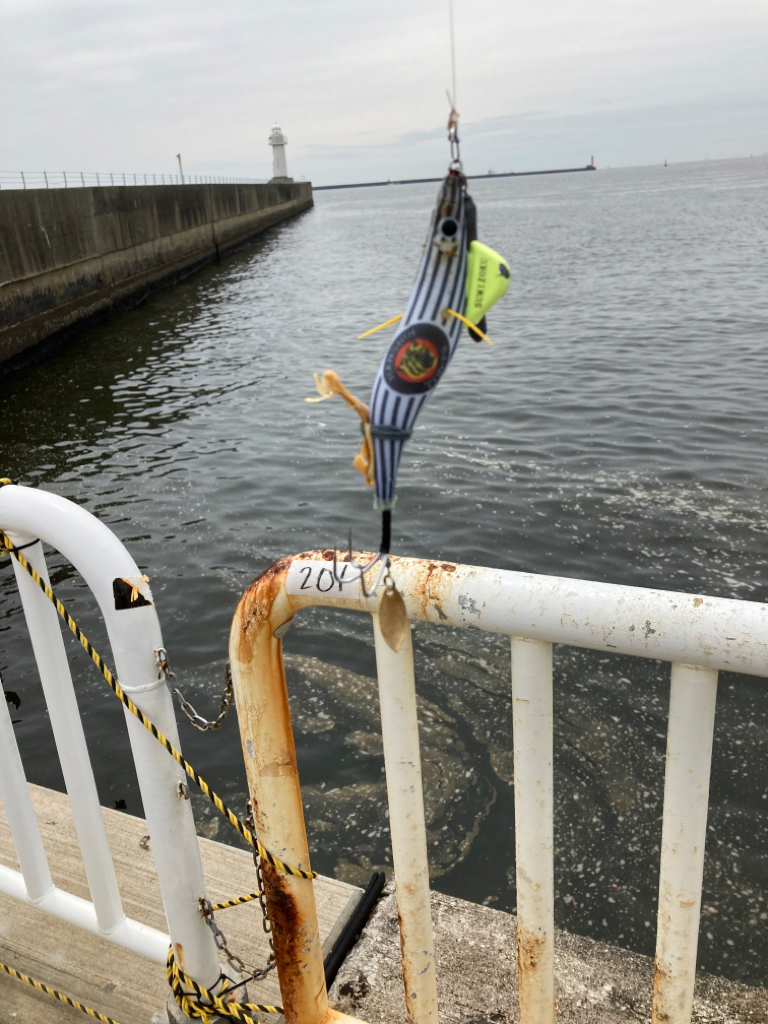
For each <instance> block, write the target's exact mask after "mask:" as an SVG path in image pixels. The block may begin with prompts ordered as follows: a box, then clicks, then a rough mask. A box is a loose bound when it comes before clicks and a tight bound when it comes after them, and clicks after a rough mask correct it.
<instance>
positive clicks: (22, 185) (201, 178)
mask: <svg viewBox="0 0 768 1024" xmlns="http://www.w3.org/2000/svg"><path fill="white" fill-rule="evenodd" d="M268 181H269V179H268V178H240V177H234V178H232V177H222V176H221V175H215V174H185V175H184V177H183V179H182V177H181V175H179V174H149V173H144V172H143V171H142V172H141V173H138V172H133V171H131V172H128V171H106V172H105V171H0V189H28V188H30V189H32V188H93V187H94V186H96V187H97V188H101V187H103V186H107V185H125V186H128V185H266V184H267V183H268Z"/></svg>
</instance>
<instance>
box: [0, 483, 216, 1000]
mask: <svg viewBox="0 0 768 1024" xmlns="http://www.w3.org/2000/svg"><path fill="white" fill-rule="evenodd" d="M0 528H2V529H4V530H5V531H6V532H7V533H8V534H9V536H11V537H12V539H13V536H14V533H13V532H14V531H16V533H17V534H18V532H20V531H23V532H24V533H25V534H27V535H29V534H31V535H32V536H35V537H40V538H42V539H43V540H44V541H46V542H47V543H48V544H51V545H52V546H53V547H54V548H56V549H57V550H58V551H60V552H61V553H62V554H63V555H64V557H65V558H67V559H68V560H69V561H70V562H71V563H72V564H73V565H74V566H75V568H76V569H77V570H78V571H79V572H80V574H81V575H82V576H83V578H84V579H85V581H86V583H87V584H88V586H89V587H90V589H91V591H92V592H93V595H94V597H95V598H96V600H97V602H98V604H99V607H100V609H101V613H102V615H103V616H104V620H105V623H106V626H107V632H108V634H109V639H110V643H111V646H112V652H113V655H114V659H115V667H116V669H117V674H118V677H119V679H120V682H121V684H122V686H123V689H124V690H125V691H126V692H127V693H130V695H131V697H132V699H133V700H134V702H135V703H136V704H137V705H138V707H140V708H141V710H142V711H144V712H145V714H147V715H148V716H149V717H150V718H151V719H152V720H153V721H154V722H155V724H156V725H157V727H158V728H159V729H161V730H162V731H163V732H164V733H165V735H166V736H167V737H168V739H169V740H170V741H171V742H172V743H173V744H174V745H175V746H176V747H177V748H178V747H179V737H178V731H177V728H176V720H175V716H174V712H173V702H172V698H171V695H170V693H169V691H168V689H167V687H166V686H165V683H164V682H163V681H162V680H159V679H158V671H157V666H156V664H155V657H154V651H155V650H156V649H157V648H158V647H161V646H162V635H161V633H160V625H159V622H158V620H157V613H156V611H155V607H154V604H153V603H152V595H151V592H150V590H149V587H148V586H146V584H145V583H144V582H143V581H142V580H141V574H140V572H139V569H138V567H137V565H136V563H135V561H134V560H133V558H132V557H131V555H130V554H129V553H128V551H127V550H126V549H125V548H124V547H123V545H122V544H121V543H120V541H119V540H118V539H117V538H116V537H115V536H114V534H113V533H112V532H111V530H109V528H108V527H107V526H105V525H104V524H103V523H101V522H100V521H99V520H98V519H96V518H95V517H94V516H92V515H91V514H90V513H89V512H86V511H85V509H82V508H80V507H79V506H78V505H75V504H74V503H72V502H70V501H67V500H66V499H64V498H60V497H59V496H58V495H55V494H50V493H48V492H46V491H39V490H34V489H32V488H27V487H16V486H8V485H6V486H5V487H0ZM33 550H35V549H34V548H28V549H27V551H33ZM16 568H17V570H19V569H20V567H18V566H17V567H16ZM22 574H23V575H22ZM24 576H26V573H25V572H24V571H23V570H20V575H19V580H20V585H21V583H23V577H24ZM117 577H123V578H128V579H132V580H135V581H136V583H137V585H138V586H140V587H141V589H142V591H143V593H144V595H145V596H146V597H147V600H148V601H149V602H150V603H149V604H145V605H142V606H140V607H133V608H129V609H123V610H117V609H116V608H115V600H114V594H113V590H112V583H113V580H114V579H115V578H117ZM27 582H28V583H29V584H30V585H31V586H33V587H35V589H36V590H37V587H36V585H35V584H34V583H33V581H32V580H31V579H28V580H27ZM38 593H39V591H38ZM39 597H40V599H41V600H42V601H44V602H45V604H46V606H47V607H48V609H49V610H50V611H51V612H53V615H54V617H55V618H57V619H58V616H57V615H56V612H55V609H53V607H52V606H51V605H50V602H48V600H47V599H46V598H45V597H44V595H43V594H42V593H39ZM56 628H57V635H59V637H60V633H58V629H59V627H58V625H57V627H56ZM104 685H106V683H105V684H104ZM126 719H127V721H128V732H129V736H130V739H131V746H132V748H133V756H134V761H135V764H136V773H137V776H138V780H139V788H140V790H141V797H142V802H143V804H144V814H145V816H146V819H147V826H148V830H149V833H150V835H151V836H152V853H153V856H154V859H155V866H156V868H157V875H158V880H159V882H160V889H161V891H162V894H163V902H164V904H165V912H166V917H167V919H168V929H169V931H170V933H171V938H172V940H173V944H174V947H175V950H176V956H177V960H178V963H179V966H180V967H182V969H183V970H185V971H186V972H187V973H188V974H190V975H191V976H192V977H193V978H194V979H195V980H196V981H197V982H199V983H200V984H202V985H204V986H206V987H209V986H211V985H213V984H214V983H215V982H216V980H217V979H218V977H219V960H218V954H217V952H216V946H215V943H214V940H213V935H212V933H211V931H210V929H209V928H208V927H207V926H206V924H205V922H204V920H203V917H202V915H201V914H200V912H199V910H198V903H197V901H198V899H200V898H201V897H203V896H205V895H206V891H205V881H204V879H203V869H202V864H201V861H200V852H199V850H198V846H197V836H196V834H195V823H194V818H193V816H192V809H191V806H190V801H189V800H186V799H183V798H181V797H180V796H179V783H180V782H182V781H183V780H184V778H185V776H184V773H183V771H182V769H181V768H179V766H178V765H177V764H176V762H175V761H174V760H173V759H172V758H171V757H170V755H169V754H168V753H167V752H166V751H165V750H163V748H162V747H161V746H160V744H159V743H158V742H157V740H155V739H154V737H152V736H151V734H150V733H149V732H148V731H147V730H146V729H145V728H144V727H143V726H142V725H141V723H140V722H138V721H137V720H136V719H135V718H134V717H133V716H132V715H130V714H129V713H128V712H127V711H126ZM110 866H111V859H110Z"/></svg>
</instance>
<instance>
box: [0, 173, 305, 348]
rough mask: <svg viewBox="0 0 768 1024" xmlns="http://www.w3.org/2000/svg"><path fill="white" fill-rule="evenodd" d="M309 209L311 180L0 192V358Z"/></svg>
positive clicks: (131, 300) (137, 296) (134, 298)
mask: <svg viewBox="0 0 768 1024" xmlns="http://www.w3.org/2000/svg"><path fill="white" fill-rule="evenodd" d="M311 206H312V185H311V183H310V182H296V183H293V184H267V185H251V184H226V185H224V184H216V185H213V184H206V185H157V186H155V185H148V186H136V187H134V186H130V187H123V186H114V187H113V186H108V187H107V186H105V187H102V188H78V189H26V190H22V189H14V190H3V191H1V192H0V363H1V362H3V361H4V360H7V359H10V358H11V357H13V356H18V355H19V354H20V353H22V352H26V350H28V349H30V348H31V347H32V346H34V345H36V344H38V343H39V342H42V341H45V340H49V341H50V340H52V339H54V338H55V339H57V340H58V339H59V338H61V337H63V336H64V335H65V334H66V333H67V332H69V331H71V330H72V328H73V327H74V326H76V325H77V324H79V323H81V322H82V321H83V320H85V319H89V318H93V317H95V316H98V315H102V314H104V313H105V312H108V311H109V310H111V309H113V308H116V307H124V306H129V305H134V304H135V303H136V302H139V301H141V299H142V298H144V297H145V296H146V295H148V294H149V293H151V292H152V291H154V290H155V289H157V288H158V287H161V286H163V285H166V284H169V283H172V282H173V281H175V280H178V279H179V278H181V277H184V276H185V275H187V274H189V273H191V272H192V271H193V270H195V269H196V268H197V267H199V266H202V265H204V264H206V263H210V262H212V261H213V260H215V259H217V258H218V257H219V256H221V255H223V254H224V253H226V252H228V251H230V250H231V249H234V248H236V247H237V246H239V245H242V244H243V243H244V242H246V241H248V240H249V239H250V238H253V237H254V236H255V235H258V234H260V233H261V232H262V231H264V230H266V229H267V228H269V227H272V225H274V224H277V223H278V222H280V221H282V220H285V219H286V218H287V217H291V216H293V215H294V214H297V213H300V212H301V211H303V210H306V209H308V208H309V207H311Z"/></svg>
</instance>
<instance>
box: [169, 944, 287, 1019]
mask: <svg viewBox="0 0 768 1024" xmlns="http://www.w3.org/2000/svg"><path fill="white" fill-rule="evenodd" d="M166 973H167V976H168V984H169V985H170V986H171V991H172V992H173V998H174V999H175V1000H176V1002H177V1003H178V1005H179V1006H180V1007H181V1009H182V1010H183V1011H184V1013H186V1015H187V1016H188V1017H192V1018H193V1019H196V1020H203V1021H206V1022H208V1021H210V1020H211V1019H212V1018H213V1017H214V1015H216V1014H218V1015H219V1016H220V1017H228V1018H230V1019H231V1020H239V1021H243V1022H244V1024H257V1022H256V1021H255V1020H254V1019H253V1017H251V1016H250V1015H251V1014H252V1013H282V1012H283V1008H282V1006H271V1005H270V1004H269V1003H237V1002H234V1003H228V1002H225V999H226V994H227V992H229V991H230V985H231V982H230V980H229V978H227V977H225V976H224V975H221V978H220V981H221V982H222V985H221V989H220V990H219V992H218V994H216V995H214V993H213V992H211V991H210V990H209V989H207V988H203V986H202V985H198V984H197V982H196V981H193V980H192V978H190V977H189V975H188V974H185V973H184V971H182V970H181V968H180V967H179V965H178V964H177V963H176V958H175V957H174V955H173V947H172V946H171V948H170V949H169V950H168V959H167V960H166ZM184 986H186V987H187V988H188V989H192V992H187V991H185V989H184Z"/></svg>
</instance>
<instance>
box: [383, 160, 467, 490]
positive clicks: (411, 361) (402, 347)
mask: <svg viewBox="0 0 768 1024" xmlns="http://www.w3.org/2000/svg"><path fill="white" fill-rule="evenodd" d="M470 202H471V200H470ZM466 206H467V197H466V195H465V192H464V178H463V176H462V175H460V174H456V173H453V172H451V173H449V174H448V175H447V176H446V178H445V180H444V181H443V182H442V184H441V186H440V192H439V194H438V197H437V205H436V206H435V210H434V212H433V214H432V221H431V223H430V227H429V234H428V236H427V241H426V244H425V246H424V254H423V256H422V258H421V263H420V265H419V270H418V273H417V275H416V282H415V284H414V286H413V290H412V292H411V297H410V299H409V301H408V306H407V308H406V310H405V314H404V315H403V318H402V320H401V321H400V323H399V324H398V328H397V331H396V333H395V336H394V338H393V339H392V344H391V345H390V346H389V350H388V351H387V354H386V355H385V357H384V359H383V361H382V363H381V366H380V367H379V372H378V373H377V374H376V380H375V381H374V385H373V392H372V395H371V420H370V423H371V436H372V439H373V445H374V453H375V460H374V465H375V471H376V481H375V493H376V501H375V506H376V508H379V509H383V510H386V509H391V508H392V506H393V505H394V503H395V481H396V477H397V468H398V465H399V463H400V456H401V455H402V452H403V445H404V444H405V442H406V441H407V440H408V438H409V437H410V436H411V431H412V430H413V426H414V423H415V422H416V417H417V416H418V415H419V413H420V412H421V410H422V408H423V406H424V403H425V402H426V401H427V399H428V398H429V396H430V394H431V393H432V391H433V389H434V388H435V387H436V385H437V384H438V383H439V381H440V378H441V377H442V375H443V374H444V373H445V370H446V368H447V366H448V364H449V363H450V361H451V358H452V357H453V353H454V352H455V350H456V345H457V344H458V341H459V336H460V334H461V329H462V323H461V321H460V320H458V319H457V318H456V317H453V316H451V315H450V313H448V312H447V310H449V309H450V310H456V311H458V312H459V313H463V312H464V305H465V287H466V282H465V279H466V269H467V208H466Z"/></svg>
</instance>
